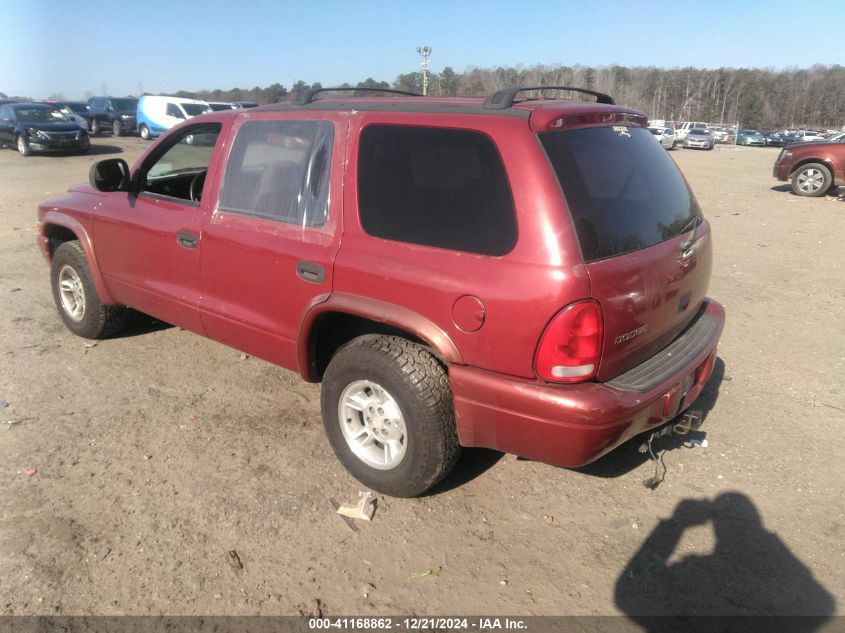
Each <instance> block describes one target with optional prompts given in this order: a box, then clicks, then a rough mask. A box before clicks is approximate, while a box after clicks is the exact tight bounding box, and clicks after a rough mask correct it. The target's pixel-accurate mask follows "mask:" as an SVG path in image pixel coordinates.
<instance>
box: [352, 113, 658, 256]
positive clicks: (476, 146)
mask: <svg viewBox="0 0 845 633" xmlns="http://www.w3.org/2000/svg"><path fill="white" fill-rule="evenodd" d="M653 142H654V141H652V143H653ZM358 206H359V209H360V214H361V224H362V225H363V227H364V230H365V231H366V232H367V233H369V234H370V235H373V236H375V237H382V238H385V239H389V240H397V241H400V242H410V243H413V244H424V245H426V246H436V247H439V248H448V249H451V250H457V251H464V252H468V253H478V254H481V255H504V254H505V253H507V252H509V251H510V250H511V249H512V248H513V247H514V245H515V244H516V237H517V229H516V216H515V213H514V205H513V198H512V196H511V191H510V187H509V186H508V181H507V177H506V175H505V170H504V166H503V165H502V160H501V158H500V156H499V153H498V151H497V150H496V148H495V146H494V145H493V143H492V141H491V140H490V139H489V138H488V137H487V136H486V135H484V134H481V133H480V132H472V131H468V130H454V129H446V128H429V127H411V126H395V125H371V126H369V127H367V128H365V129H364V131H363V132H362V134H361V142H360V151H359V156H358Z"/></svg>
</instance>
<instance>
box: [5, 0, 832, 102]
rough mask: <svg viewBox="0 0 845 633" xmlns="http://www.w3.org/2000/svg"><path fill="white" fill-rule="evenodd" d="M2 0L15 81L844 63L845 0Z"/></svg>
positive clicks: (161, 81)
mask: <svg viewBox="0 0 845 633" xmlns="http://www.w3.org/2000/svg"><path fill="white" fill-rule="evenodd" d="M799 6H800V4H796V3H795V2H794V0H793V1H791V2H786V1H782V0H733V1H731V2H727V1H722V0H712V1H708V2H701V1H700V0H697V1H685V0H680V1H675V2H651V1H648V0H645V1H641V2H631V1H629V0H628V1H621V0H580V1H572V0H508V1H499V0H487V1H485V2H480V1H472V2H470V1H461V0H452V1H448V0H417V1H416V2H409V1H405V0H393V1H392V2H391V1H376V0H299V1H297V2H291V1H289V0H276V1H275V2H273V1H271V0H240V1H235V0H226V1H225V2H224V1H221V0H203V1H201V2H199V1H196V0H168V1H159V0H141V1H140V2H138V1H136V2H120V0H117V1H114V2H98V1H96V0H0V15H2V16H3V23H4V27H3V29H2V31H3V34H2V36H0V92H4V93H6V94H7V95H16V96H29V97H32V98H35V99H45V98H48V97H49V96H51V95H62V97H64V98H65V99H80V98H82V97H83V96H84V95H85V94H86V93H90V94H95V95H100V94H106V93H107V94H109V95H111V96H126V95H129V94H138V93H139V92H144V91H145V92H148V93H158V92H175V91H177V90H189V91H193V90H203V89H209V90H211V89H214V88H222V89H230V88H235V87H237V88H242V89H249V88H252V87H254V86H260V87H266V86H268V85H270V84H273V83H281V84H282V85H284V86H285V87H287V88H290V87H291V85H292V84H293V83H294V82H295V81H296V80H298V79H302V80H303V81H305V82H306V83H309V84H310V83H313V82H317V81H319V82H320V83H322V85H323V86H331V85H340V84H342V83H344V82H348V83H351V84H355V83H357V82H359V81H362V80H364V79H366V78H368V77H372V78H373V79H376V80H377V81H388V82H392V81H393V80H394V79H395V78H396V77H397V75H399V74H402V73H408V72H414V71H418V70H419V64H420V59H421V58H420V56H419V55H418V53H417V51H416V49H417V47H418V46H430V47H432V54H431V60H430V63H431V70H432V71H433V72H440V71H442V70H443V68H444V67H446V66H451V67H452V68H453V69H454V70H455V71H457V72H463V71H465V70H467V69H469V68H473V67H480V68H496V67H498V66H524V67H530V66H533V65H535V64H544V65H565V66H573V65H577V64H580V65H584V66H594V67H599V66H609V65H613V64H620V65H623V66H657V67H665V68H673V67H684V66H694V67H698V68H719V67H733V68H740V67H743V68H774V69H783V68H809V67H810V66H812V65H814V64H825V65H833V64H841V65H845V35H843V32H842V24H843V17H845V0H815V2H813V3H812V11H810V12H809V13H804V12H803V11H801V10H799V9H798V8H797V7H799Z"/></svg>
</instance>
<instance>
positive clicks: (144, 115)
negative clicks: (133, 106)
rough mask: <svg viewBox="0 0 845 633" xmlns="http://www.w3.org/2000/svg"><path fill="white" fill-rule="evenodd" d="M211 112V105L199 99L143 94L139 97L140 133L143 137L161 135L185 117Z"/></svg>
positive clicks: (138, 117) (138, 116) (149, 137)
mask: <svg viewBox="0 0 845 633" xmlns="http://www.w3.org/2000/svg"><path fill="white" fill-rule="evenodd" d="M206 112H211V106H209V105H208V103H206V102H205V101H199V100H197V99H183V98H181V97H157V96H143V97H141V98H140V99H138V114H137V121H138V133H139V134H140V135H141V138H143V139H151V138H155V137H156V136H161V135H162V134H163V133H164V132H166V131H167V130H169V129H170V128H172V127H173V126H174V125H176V124H178V123H181V122H182V121H184V120H185V119H190V118H191V117H195V116H197V115H200V114H205V113H206Z"/></svg>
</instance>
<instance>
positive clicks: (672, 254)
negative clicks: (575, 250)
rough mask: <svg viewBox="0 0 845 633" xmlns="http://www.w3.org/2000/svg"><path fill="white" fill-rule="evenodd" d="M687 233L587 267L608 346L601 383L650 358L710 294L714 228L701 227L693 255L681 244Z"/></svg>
mask: <svg viewBox="0 0 845 633" xmlns="http://www.w3.org/2000/svg"><path fill="white" fill-rule="evenodd" d="M689 235H690V233H689V232H686V233H683V234H682V235H679V236H677V237H673V238H672V239H669V240H666V241H665V242H660V243H659V244H655V245H654V246H651V247H649V248H644V249H642V250H639V251H635V252H633V253H628V254H626V255H621V256H619V257H613V258H610V259H605V260H602V261H598V262H594V263H592V264H588V265H587V270H588V271H589V273H590V282H591V286H592V293H593V295H592V296H593V297H594V298H596V299H598V300H599V302H600V303H601V305H602V310H603V312H604V347H603V350H602V361H601V365H600V366H599V372H598V376H597V378H598V380H600V381H604V380H610V379H611V378H613V377H614V376H617V375H619V374H621V373H622V372H624V371H626V370H628V369H630V368H632V367H635V366H636V365H638V364H639V363H641V362H643V361H644V360H646V359H648V358H651V357H652V356H653V355H654V354H656V353H657V352H658V351H660V350H661V349H663V348H664V347H666V345H667V344H668V343H669V342H670V341H671V340H672V339H673V338H675V336H676V335H677V334H678V333H679V332H680V331H681V330H682V329H683V328H684V327H685V326H686V325H687V324H688V323H689V321H690V319H691V318H692V317H693V316H694V315H695V314H696V313H697V312H698V310H699V308H700V307H701V302H702V301H703V300H704V298H705V296H706V294H707V287H708V285H709V284H710V270H711V268H712V259H713V254H712V248H711V243H710V229H709V224H708V222H707V221H706V220H705V221H704V222H703V223H701V224H699V226H698V227H697V228H696V242H695V246H694V247H693V250H692V253H691V254H690V255H689V256H688V257H682V256H681V249H680V248H679V246H678V245H679V244H680V243H681V242H683V241H684V240H685V239H687V238H688V237H689ZM643 326H645V327H647V330H646V331H645V332H643V333H642V334H639V335H638V336H636V337H634V338H631V339H629V340H626V341H624V342H619V343H617V342H616V338H617V337H620V336H622V335H624V334H626V333H628V332H633V331H636V330H637V329H638V328H642V327H643Z"/></svg>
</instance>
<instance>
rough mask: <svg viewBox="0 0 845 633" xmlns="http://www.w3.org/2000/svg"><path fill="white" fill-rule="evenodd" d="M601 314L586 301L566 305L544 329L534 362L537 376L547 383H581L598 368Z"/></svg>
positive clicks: (590, 302)
mask: <svg viewBox="0 0 845 633" xmlns="http://www.w3.org/2000/svg"><path fill="white" fill-rule="evenodd" d="M602 329H603V323H602V313H601V308H600V307H599V304H598V302H597V301H594V300H592V299H589V300H587V301H579V302H577V303H572V304H570V305H568V306H566V307H565V308H564V309H563V310H561V311H560V312H558V313H557V314H556V315H555V317H554V318H553V319H552V320H551V323H549V325H548V326H547V327H546V331H545V332H543V336H542V337H541V338H540V345H539V346H538V347H537V359H536V361H535V363H534V366H535V369H536V371H537V375H538V376H540V378H543V379H544V380H548V381H550V382H583V381H585V380H590V379H591V378H594V377H595V375H596V372H597V371H598V368H599V360H600V358H601V344H602Z"/></svg>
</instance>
